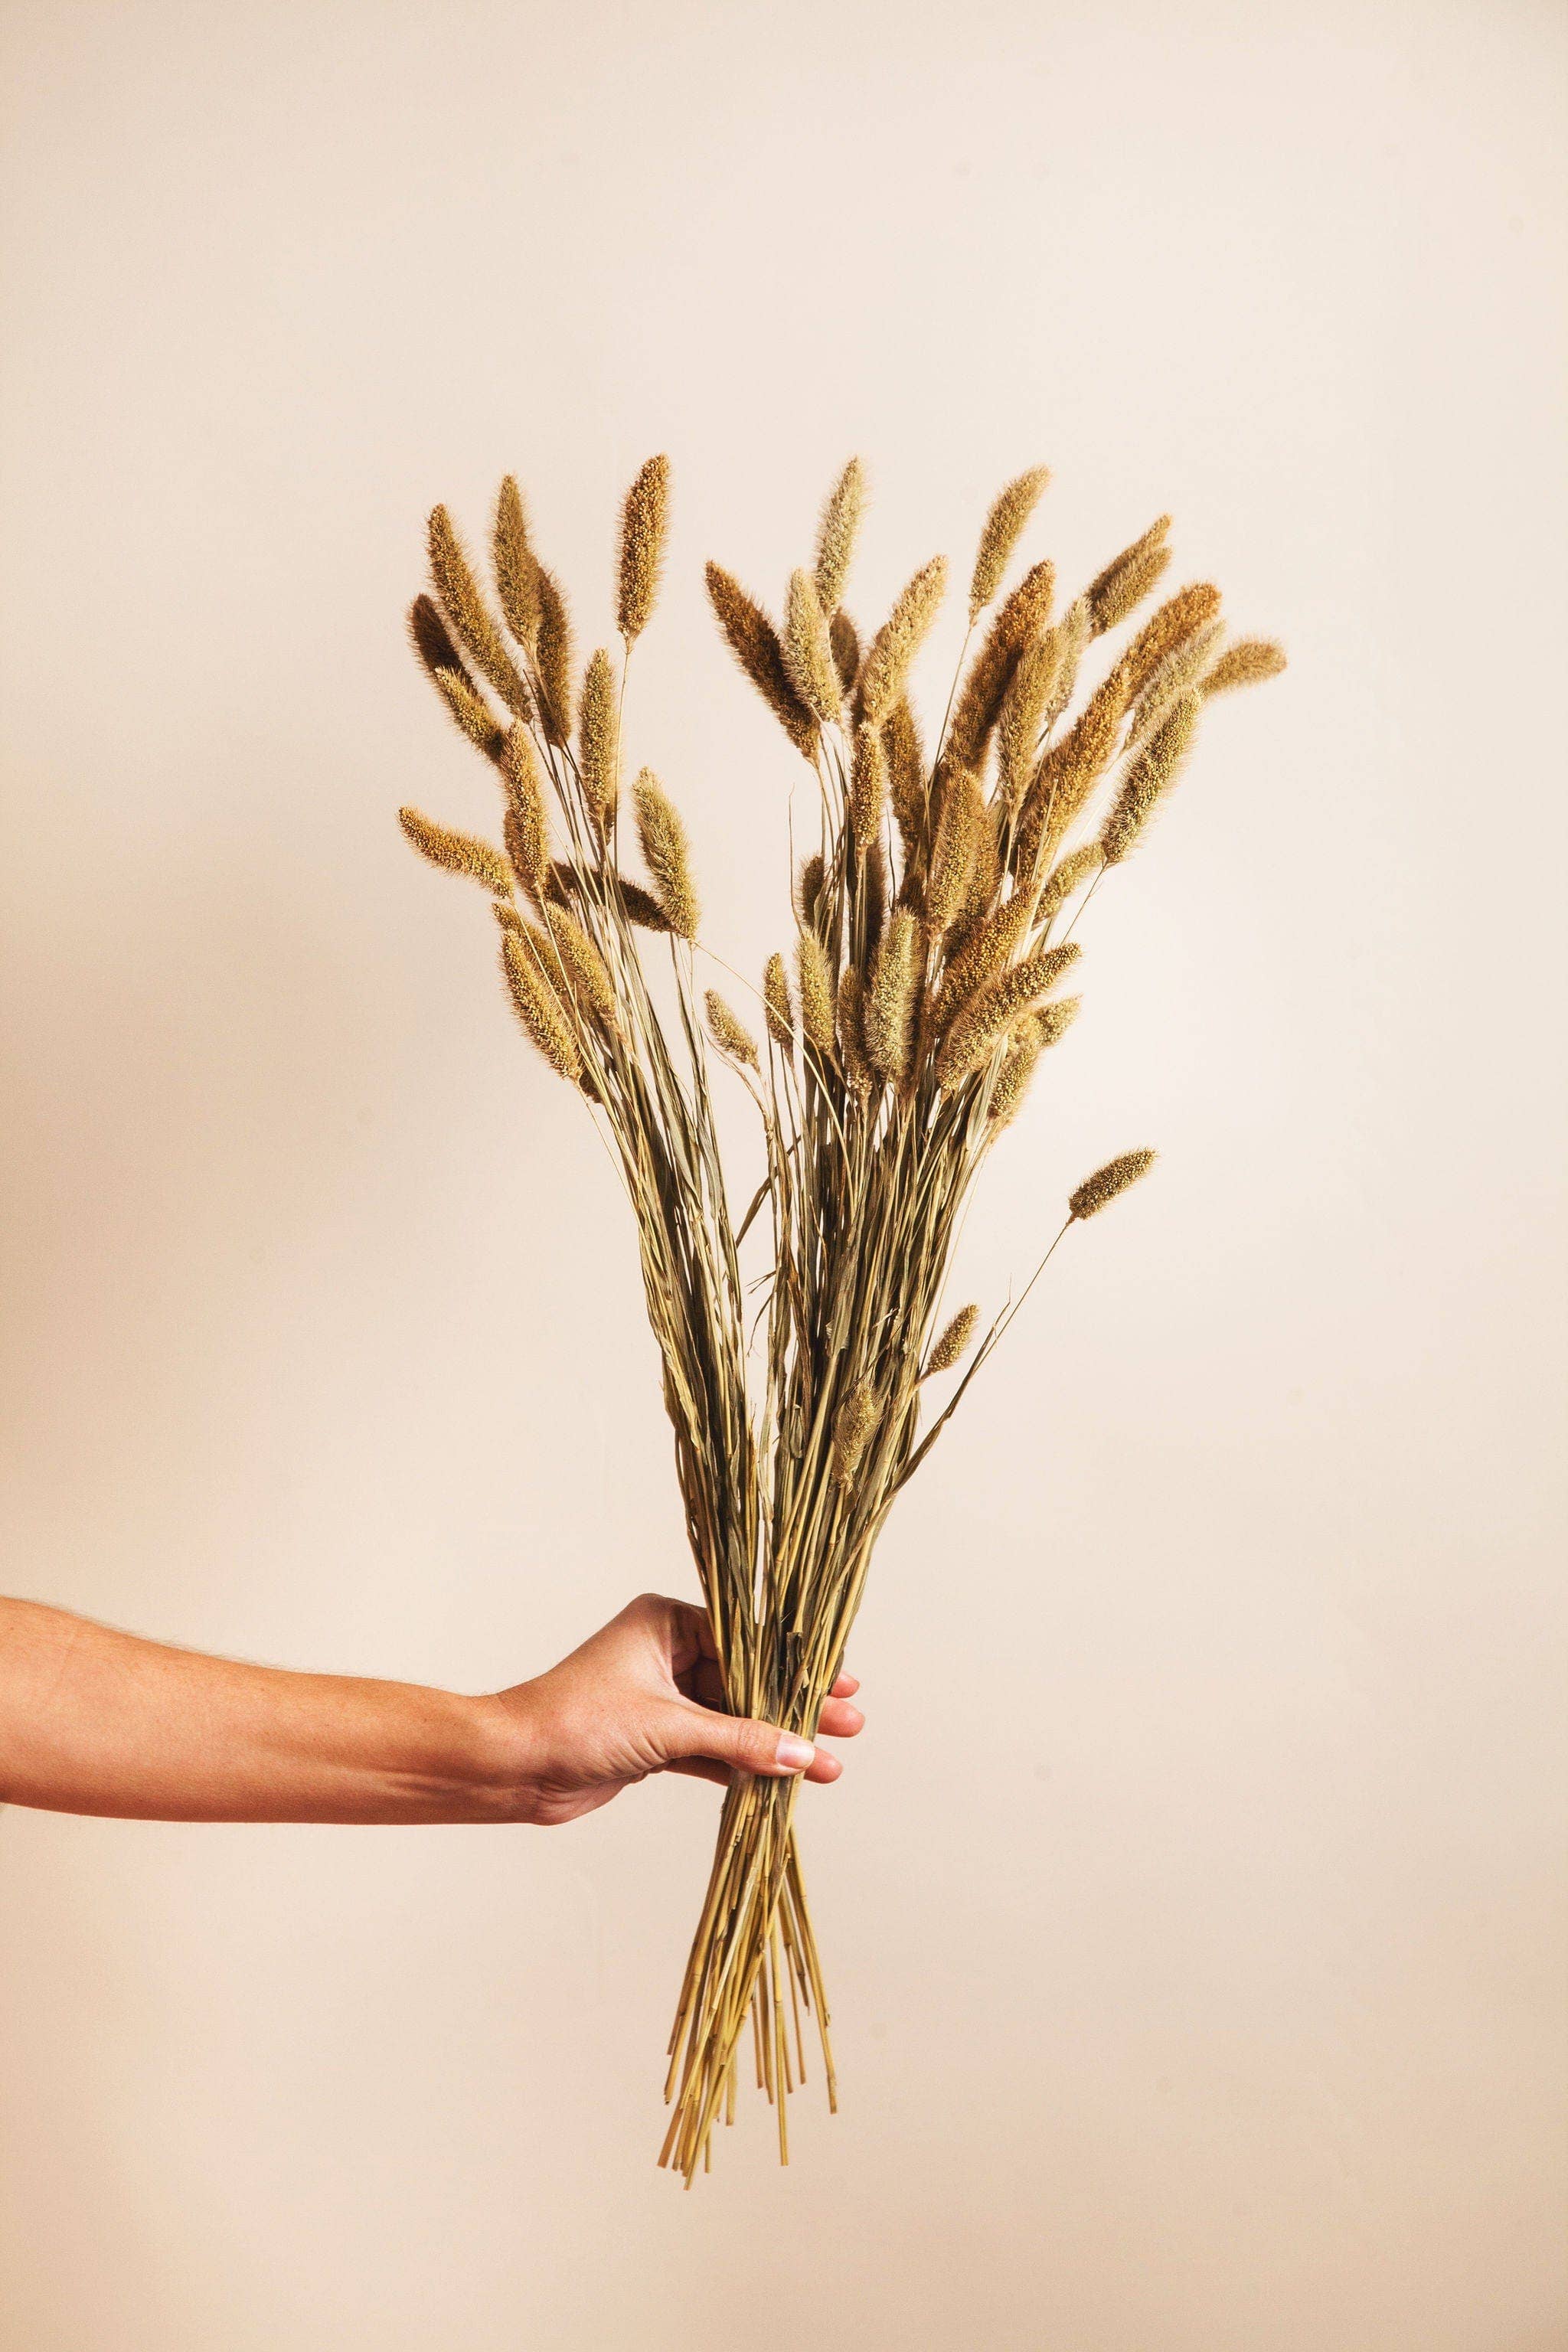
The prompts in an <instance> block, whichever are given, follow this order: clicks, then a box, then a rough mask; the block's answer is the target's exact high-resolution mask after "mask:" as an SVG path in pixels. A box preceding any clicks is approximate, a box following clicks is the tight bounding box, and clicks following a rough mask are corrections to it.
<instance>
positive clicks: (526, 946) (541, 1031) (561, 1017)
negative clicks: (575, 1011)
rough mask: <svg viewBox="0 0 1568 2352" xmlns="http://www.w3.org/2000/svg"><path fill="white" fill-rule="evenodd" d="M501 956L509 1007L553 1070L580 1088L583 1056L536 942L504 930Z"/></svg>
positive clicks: (521, 932)
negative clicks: (509, 999) (547, 976)
mask: <svg viewBox="0 0 1568 2352" xmlns="http://www.w3.org/2000/svg"><path fill="white" fill-rule="evenodd" d="M500 955H501V971H502V972H503V974H504V975H505V979H506V984H507V988H508V990H509V992H510V996H511V1002H512V1007H513V1010H514V1011H515V1013H516V1014H517V1017H518V1019H519V1021H520V1022H521V1024H522V1026H523V1028H524V1030H525V1031H526V1033H527V1034H528V1035H529V1036H530V1037H531V1038H532V1040H533V1042H534V1044H535V1045H537V1046H538V1048H539V1050H540V1052H541V1053H542V1055H543V1056H544V1058H545V1060H546V1061H547V1062H548V1063H549V1064H550V1066H551V1068H552V1070H555V1071H556V1072H558V1073H559V1075H560V1076H562V1077H563V1078H569V1079H570V1080H571V1081H572V1083H573V1085H574V1086H581V1084H582V1082H583V1056H582V1055H581V1053H580V1052H579V1051H578V1047H577V1040H576V1038H575V1037H574V1035H573V1034H572V1024H571V1022H570V1020H569V1019H568V1017H567V1015H566V1014H565V1013H564V1012H563V1009H562V1006H561V1003H560V1000H559V998H558V997H557V996H556V994H555V992H554V990H553V989H552V987H551V986H550V984H549V982H548V981H547V980H546V979H545V976H544V974H545V969H546V967H545V962H544V955H543V953H542V950H541V949H540V947H539V944H538V941H537V940H536V939H535V937H534V936H533V935H532V934H531V933H528V932H523V931H514V930H510V929H507V930H504V931H503V932H502V933H501V943H500Z"/></svg>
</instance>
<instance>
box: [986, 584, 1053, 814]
mask: <svg viewBox="0 0 1568 2352" xmlns="http://www.w3.org/2000/svg"><path fill="white" fill-rule="evenodd" d="M1061 652H1062V646H1061V641H1060V640H1059V639H1058V635H1057V633H1056V631H1055V630H1054V629H1049V630H1047V633H1046V635H1044V636H1043V637H1041V638H1039V639H1038V640H1037V642H1036V643H1035V644H1034V645H1030V646H1025V647H1024V650H1023V652H1022V653H1021V654H1020V655H1019V656H1018V658H1017V660H1016V663H1015V664H1014V667H1013V676H1012V679H1011V682H1010V683H1009V685H1008V688H1007V691H1006V693H1005V695H1004V696H1003V698H1002V710H1001V715H1000V717H999V718H998V719H997V721H996V781H997V788H998V791H999V793H1000V795H1001V800H1002V804H1003V806H1004V808H1007V809H1016V808H1017V807H1018V805H1019V803H1021V802H1022V800H1023V797H1024V794H1025V793H1026V791H1027V790H1028V787H1029V779H1030V777H1031V776H1032V775H1033V774H1034V772H1035V762H1036V761H1037V759H1038V757H1039V751H1040V732H1041V730H1042V728H1043V727H1044V725H1045V719H1046V706H1047V702H1048V701H1049V699H1050V694H1051V688H1053V687H1054V686H1055V684H1056V680H1057V667H1058V662H1059V660H1060V658H1061Z"/></svg>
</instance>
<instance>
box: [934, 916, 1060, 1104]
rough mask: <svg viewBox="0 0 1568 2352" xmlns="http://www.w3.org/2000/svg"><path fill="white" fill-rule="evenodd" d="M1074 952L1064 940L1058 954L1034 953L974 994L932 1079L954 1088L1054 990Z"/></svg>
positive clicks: (954, 1025) (944, 1045) (944, 1044)
mask: <svg viewBox="0 0 1568 2352" xmlns="http://www.w3.org/2000/svg"><path fill="white" fill-rule="evenodd" d="M1078 952H1079V950H1078V947H1077V944H1076V942H1074V941H1072V940H1064V941H1063V943H1062V945H1061V946H1060V947H1059V948H1037V949H1036V950H1035V952H1034V954H1033V955H1029V956H1026V957H1025V959H1024V961H1023V962H1022V963H1016V964H1013V965H1011V966H1010V967H1009V968H1008V970H1007V971H1004V972H999V973H998V974H997V976H996V978H995V979H994V980H993V981H990V982H987V983H986V985H985V986H984V988H981V989H977V990H976V991H975V992H974V994H973V996H972V997H971V998H970V1000H969V1002H968V1003H967V1004H965V1005H964V1006H963V1008H962V1010H961V1011H960V1012H959V1013H958V1014H957V1016H956V1018H955V1019H954V1021H953V1023H952V1027H951V1028H950V1029H949V1030H948V1033H947V1034H946V1036H945V1037H944V1038H943V1039H942V1045H941V1048H940V1049H939V1051H938V1054H937V1058H936V1074H937V1076H938V1078H939V1080H940V1081H941V1083H942V1085H943V1086H944V1087H953V1086H958V1085H961V1084H962V1083H963V1080H964V1079H965V1078H966V1077H968V1076H970V1074H971V1073H972V1072H973V1071H974V1070H977V1069H979V1067H980V1066H981V1065H982V1063H983V1062H985V1061H986V1060H988V1059H989V1057H990V1055H991V1054H992V1053H993V1052H994V1049H995V1046H996V1045H997V1042H998V1041H999V1039H1000V1038H1001V1037H1002V1036H1003V1035H1004V1034H1005V1032H1006V1031H1007V1030H1009V1029H1011V1027H1012V1025H1013V1023H1014V1022H1015V1020H1016V1018H1017V1016H1018V1014H1019V1013H1023V1012H1025V1011H1026V1010H1027V1008H1028V1007H1029V1006H1030V1005H1031V1004H1032V1003H1034V1001H1035V999H1036V998H1037V997H1038V996H1043V995H1044V994H1045V992H1046V991H1047V989H1048V988H1051V987H1053V986H1054V985H1055V983H1056V982H1057V981H1058V980H1059V979H1060V977H1061V975H1062V973H1063V972H1064V971H1067V969H1068V966H1069V964H1072V963H1075V962H1076V961H1077V960H1078Z"/></svg>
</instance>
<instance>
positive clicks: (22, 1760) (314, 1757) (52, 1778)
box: [0, 1600, 527, 1822]
mask: <svg viewBox="0 0 1568 2352" xmlns="http://www.w3.org/2000/svg"><path fill="white" fill-rule="evenodd" d="M520 1697H521V1694H519V1693H510V1694H509V1695H508V1702H507V1704H506V1705H505V1706H501V1705H500V1702H498V1701H496V1700H493V1699H475V1698H464V1697H460V1696H458V1694H457V1693H456V1692H452V1691H443V1690H436V1689H429V1688H426V1687H425V1686H423V1685H418V1684H414V1683H392V1682H377V1681H371V1680H368V1679H362V1678H360V1677H357V1676H350V1675H301V1674H289V1673H285V1672H281V1671H279V1670H278V1669H276V1668H274V1667H269V1666H252V1665H245V1664H238V1663H236V1662H234V1661H232V1660H229V1659H225V1658H210V1657H204V1656H200V1655H197V1654H194V1653H192V1652H190V1651H186V1650H174V1649H166V1648H164V1647H163V1645H162V1644H161V1643H155V1642H144V1641H141V1640H139V1639H137V1638H136V1637H135V1636H134V1635H132V1634H129V1633H115V1632H113V1631H112V1630H110V1628H109V1627H107V1626H102V1625H95V1624H93V1623H91V1622H89V1621H88V1620H87V1619H85V1618H80V1617H73V1616H70V1615H68V1613H67V1612H64V1611H63V1610H58V1609H47V1608H44V1607H42V1606H40V1605H39V1604H37V1603H36V1602H33V1601H5V1600H0V1801H10V1802H12V1803H14V1804H20V1805H37V1806H42V1807H47V1808H48V1809H49V1810H51V1811H58V1812H73V1813H109V1814H117V1815H120V1816H122V1817H125V1818H137V1819H142V1820H152V1821H214V1822H479V1821H497V1820H500V1821H505V1820H511V1819H515V1818H517V1817H518V1816H517V1811H516V1806H517V1803H518V1797H517V1792H516V1782H517V1780H518V1779H519V1778H520V1775H521V1763H522V1754H521V1751H522V1750H523V1749H525V1748H526V1744H527V1726H526V1717H527V1709H526V1706H519V1704H518V1701H519V1699H520ZM514 1763H515V1766H516V1769H514Z"/></svg>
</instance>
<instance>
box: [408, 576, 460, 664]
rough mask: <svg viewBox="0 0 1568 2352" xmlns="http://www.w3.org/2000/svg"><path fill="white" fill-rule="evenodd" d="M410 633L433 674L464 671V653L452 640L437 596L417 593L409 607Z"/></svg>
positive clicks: (415, 646) (410, 639)
mask: <svg viewBox="0 0 1568 2352" xmlns="http://www.w3.org/2000/svg"><path fill="white" fill-rule="evenodd" d="M408 636H409V642H410V643H411V644H412V646H413V647H414V650H415V652H416V654H417V655H418V656H419V659H420V660H421V661H422V662H423V663H424V665H425V667H426V669H427V670H428V671H429V672H430V675H431V677H435V676H436V675H437V671H439V670H444V669H451V670H457V671H458V673H459V674H462V671H463V656H462V655H461V654H460V653H459V652H458V648H457V646H455V645H454V644H453V642H452V636H451V632H450V630H449V629H448V628H447V624H446V622H445V621H444V620H443V619H442V618H441V609H440V606H439V605H438V604H437V602H436V599H435V598H434V596H426V595H418V596H416V598H415V599H414V602H413V604H410V606H409V608H408Z"/></svg>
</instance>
